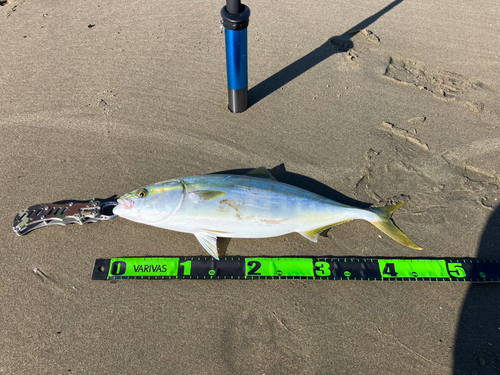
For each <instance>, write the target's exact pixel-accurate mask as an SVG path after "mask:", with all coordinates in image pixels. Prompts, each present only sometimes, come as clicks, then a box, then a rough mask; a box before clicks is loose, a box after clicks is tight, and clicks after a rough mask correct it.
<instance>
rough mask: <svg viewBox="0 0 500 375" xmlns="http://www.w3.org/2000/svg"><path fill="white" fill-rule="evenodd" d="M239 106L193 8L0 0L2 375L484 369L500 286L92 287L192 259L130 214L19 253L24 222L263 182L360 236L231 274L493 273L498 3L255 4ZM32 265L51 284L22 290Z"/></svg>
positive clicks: (180, 242)
mask: <svg viewBox="0 0 500 375" xmlns="http://www.w3.org/2000/svg"><path fill="white" fill-rule="evenodd" d="M246 4H247V5H248V6H249V7H250V9H251V11H252V15H251V19H250V26H249V28H248V35H249V37H248V45H249V98H250V104H251V106H250V108H249V109H248V110H247V111H246V112H244V113H241V114H233V113H231V112H229V111H228V109H227V90H226V87H227V86H226V76H225V55H224V37H223V34H221V33H220V29H219V19H220V8H221V7H222V5H224V3H221V2H217V1H212V0H207V1H192V2H179V1H159V0H151V1H148V2H138V1H128V2H116V1H110V0H100V1H86V2H81V1H74V0H68V1H64V2H62V1H52V0H51V1H43V2H42V1H35V2H33V1H25V0H8V1H5V0H4V1H2V2H1V4H0V5H1V6H0V19H1V21H0V35H2V38H1V40H0V51H1V53H0V67H1V70H0V92H1V93H2V95H1V97H2V101H1V104H0V142H1V143H0V150H1V155H2V161H3V162H2V163H1V167H0V181H1V187H2V197H1V202H2V209H3V211H2V215H1V221H0V223H1V225H0V245H1V249H0V251H1V252H0V322H1V334H0V373H2V374H34V373H37V374H62V373H69V372H71V373H90V374H104V373H122V374H381V373H384V374H403V373H409V374H494V373H497V371H498V369H499V368H500V357H499V354H498V353H500V309H499V306H500V289H499V287H498V285H472V286H471V285H470V284H466V283H426V282H422V283H410V282H392V283H387V282H384V283H382V282H368V281H345V282H327V281H291V280H288V281H253V282H250V281H246V282H242V281H168V282H153V281H121V282H116V283H110V282H97V281H92V280H91V279H90V275H91V272H92V268H93V264H94V261H95V259H96V258H110V257H118V256H143V255H179V256H191V255H205V252H204V250H203V248H202V247H201V246H200V245H199V244H198V243H197V241H196V239H195V238H194V236H192V235H188V234H182V233H175V232H170V231H167V230H162V229H157V228H153V227H148V226H145V225H140V224H137V223H133V222H130V221H127V220H124V219H119V218H117V219H114V220H111V221H109V222H102V223H97V224H89V225H85V226H78V225H71V226H67V227H58V226H52V227H49V228H44V229H40V230H37V231H34V232H33V233H30V234H28V235H26V236H23V237H18V236H16V235H15V234H14V233H13V231H12V220H13V219H14V216H15V215H16V214H17V213H18V212H19V211H20V210H21V209H23V208H26V207H28V206H30V205H33V204H37V203H44V202H54V201H57V200H62V199H82V200H83V199H90V198H94V197H95V198H108V197H110V196H112V195H114V194H117V195H121V194H124V193H126V192H129V191H131V190H134V189H136V188H138V187H140V186H144V185H148V184H150V183H154V182H157V181H161V180H166V179H171V178H175V177H181V176H189V175H196V174H206V173H213V172H220V171H228V170H230V171H235V172H236V173H240V172H243V171H245V170H248V169H250V168H256V167H259V166H262V165H265V166H267V167H268V168H270V169H271V171H272V172H273V173H274V174H275V175H276V177H277V178H278V179H279V180H281V181H284V182H288V183H292V184H295V185H297V186H300V187H303V188H306V189H309V190H311V191H314V192H318V193H321V194H323V195H326V196H328V197H330V198H334V199H337V200H338V201H340V202H343V203H348V204H354V205H356V204H357V205H363V204H378V205H384V204H386V203H389V202H395V201H401V200H403V201H405V202H407V203H406V204H405V206H404V207H403V208H401V209H400V210H399V211H398V212H397V213H396V214H395V216H394V220H395V222H396V223H397V224H398V226H399V227H400V228H401V229H402V230H403V231H404V232H405V233H407V234H408V235H409V237H410V238H412V239H413V240H414V241H415V242H416V243H417V244H419V245H421V246H422V247H423V248H424V250H423V251H421V252H418V253H417V252H415V251H413V250H411V249H407V248H404V247H403V246H401V245H399V244H398V243H396V242H394V241H392V240H391V239H389V238H387V237H386V236H384V235H381V233H380V232H379V231H378V230H377V229H376V228H375V227H373V226H371V225H370V224H369V223H366V222H358V221H355V222H350V223H347V224H344V225H341V226H338V227H335V228H333V229H332V230H330V231H329V233H328V236H327V237H321V238H320V240H319V241H318V243H317V244H314V243H312V242H309V241H307V240H306V239H305V238H303V237H301V236H300V235H298V234H291V235H288V236H284V237H277V238H270V239H257V240H246V239H237V240H232V241H231V242H230V244H229V246H228V249H227V252H228V253H227V255H233V256H234V255H245V256H251V255H272V256H285V255H311V256H320V255H332V256H370V257H371V256H373V257H376V256H384V257H409V256H424V257H474V258H475V257H479V258H483V259H499V258H500V254H499V251H498V250H499V246H498V243H499V240H500V236H499V233H500V231H499V230H500V227H499V226H500V224H499V222H500V212H499V209H498V204H499V198H500V190H499V186H500V174H499V171H500V157H499V156H500V153H499V148H500V128H499V118H500V104H499V103H500V102H499V100H498V98H499V91H500V78H499V77H500V76H499V75H498V70H499V68H500V52H499V51H500V38H499V37H498V35H500V23H499V22H498V20H499V19H500V6H499V5H498V2H497V1H494V0H484V1H474V2H471V1H467V0H457V1H455V2H453V3H447V2H441V1H437V0H430V1H411V0H404V1H399V0H398V1H395V2H393V3H391V2H390V1H384V0H376V1H368V0H361V1H358V2H341V1H337V0H335V1H323V2H309V3H304V2H300V1H271V2H257V1H253V0H252V1H251V0H248V2H246ZM36 267H38V268H40V270H42V271H43V272H44V274H45V275H47V277H46V278H42V277H40V275H37V274H35V273H34V272H33V269H34V268H36Z"/></svg>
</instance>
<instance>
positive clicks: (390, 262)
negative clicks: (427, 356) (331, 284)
mask: <svg viewBox="0 0 500 375" xmlns="http://www.w3.org/2000/svg"><path fill="white" fill-rule="evenodd" d="M92 279H93V280H119V279H147V280H170V279H202V280H210V279H231V280H260V279H263V280H273V279H284V280H288V279H291V280H296V279H302V280H369V281H378V280H381V281H462V282H479V283H492V282H493V283H494V282H500V261H497V260H478V259H471V258H462V259H456V258H441V259H421V258H397V259H395V258H394V259H386V258H331V257H283V258H281V257H279V258H278V257H235V258H222V259H221V260H219V261H217V260H215V259H213V258H211V257H145V258H144V257H140V258H138V257H130V258H112V259H97V260H96V262H95V265H94V271H93V274H92Z"/></svg>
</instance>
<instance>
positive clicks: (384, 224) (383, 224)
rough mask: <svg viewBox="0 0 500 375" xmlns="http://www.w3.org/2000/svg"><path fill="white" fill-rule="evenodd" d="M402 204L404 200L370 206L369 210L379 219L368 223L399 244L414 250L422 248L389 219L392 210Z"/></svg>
mask: <svg viewBox="0 0 500 375" xmlns="http://www.w3.org/2000/svg"><path fill="white" fill-rule="evenodd" d="M403 204H404V202H400V203H397V204H394V205H391V206H386V207H370V208H369V210H370V211H372V212H373V213H375V214H376V215H377V216H378V219H379V220H377V221H370V223H372V224H373V225H375V226H376V227H377V228H378V229H380V230H381V231H382V232H384V233H385V234H387V235H388V236H389V237H391V238H392V239H394V240H396V241H398V242H399V243H400V244H403V245H405V246H408V247H411V248H412V249H415V250H422V248H421V247H420V246H418V245H416V244H415V243H414V242H413V241H412V240H410V239H409V238H408V236H407V235H406V234H404V233H403V232H401V230H400V229H399V228H398V227H397V226H396V225H395V224H394V223H393V222H392V220H391V216H392V214H393V213H394V211H396V210H397V209H398V208H400V207H401V206H402V205H403Z"/></svg>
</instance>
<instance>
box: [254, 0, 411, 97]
mask: <svg viewBox="0 0 500 375" xmlns="http://www.w3.org/2000/svg"><path fill="white" fill-rule="evenodd" d="M402 2H403V0H395V1H393V2H392V3H390V4H389V5H387V6H386V7H385V8H383V9H381V10H380V11H378V12H377V13H375V14H374V15H372V16H371V17H368V18H367V19H365V20H364V21H362V22H360V23H358V24H357V25H356V26H354V27H351V28H350V29H349V30H347V31H346V32H345V33H343V34H342V35H339V36H333V37H331V38H330V39H329V40H328V41H327V42H325V43H323V44H322V45H321V46H319V47H318V48H316V49H315V50H314V51H312V52H310V53H308V54H307V55H305V56H304V57H302V58H300V59H298V60H297V61H295V62H294V63H292V64H290V65H288V66H287V67H286V68H283V69H281V70H280V71H279V72H277V73H275V74H273V75H272V76H271V77H269V78H267V79H265V80H264V81H262V82H261V83H259V84H258V85H257V86H254V87H252V88H251V89H250V90H249V91H248V106H249V107H251V106H252V105H254V104H256V103H258V102H259V101H261V100H262V99H264V98H265V97H266V96H268V95H270V94H272V93H273V92H274V91H276V90H278V89H279V88H281V87H282V86H284V85H286V84H287V83H288V82H290V81H292V80H294V79H295V78H297V77H298V76H300V75H301V74H302V73H305V72H306V71H308V70H309V69H311V68H312V67H314V66H316V65H317V64H319V63H320V62H322V61H323V60H326V59H327V58H329V57H330V56H333V55H334V54H336V53H342V52H347V51H349V49H351V48H352V47H353V44H352V41H351V38H352V36H353V35H355V34H356V33H357V32H358V31H360V30H363V29H365V28H367V27H368V26H370V25H371V24H372V23H374V22H375V21H376V20H378V19H379V18H380V17H382V16H383V15H384V14H385V13H387V12H389V11H390V10H391V9H392V8H394V7H395V6H397V5H399V4H400V3H402Z"/></svg>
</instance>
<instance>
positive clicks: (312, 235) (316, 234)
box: [297, 220, 351, 242]
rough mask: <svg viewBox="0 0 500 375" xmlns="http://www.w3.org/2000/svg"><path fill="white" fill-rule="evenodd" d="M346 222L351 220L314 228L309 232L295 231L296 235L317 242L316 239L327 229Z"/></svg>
mask: <svg viewBox="0 0 500 375" xmlns="http://www.w3.org/2000/svg"><path fill="white" fill-rule="evenodd" d="M348 221H351V220H344V221H340V222H338V223H334V224H328V225H325V226H323V227H319V228H314V229H309V230H304V231H297V233H299V234H301V235H302V236H304V237H305V238H307V239H308V240H310V241H312V242H318V237H319V235H320V234H321V233H322V232H324V231H325V230H327V229H328V228H331V227H333V226H335V225H340V224H344V223H347V222H348Z"/></svg>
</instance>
